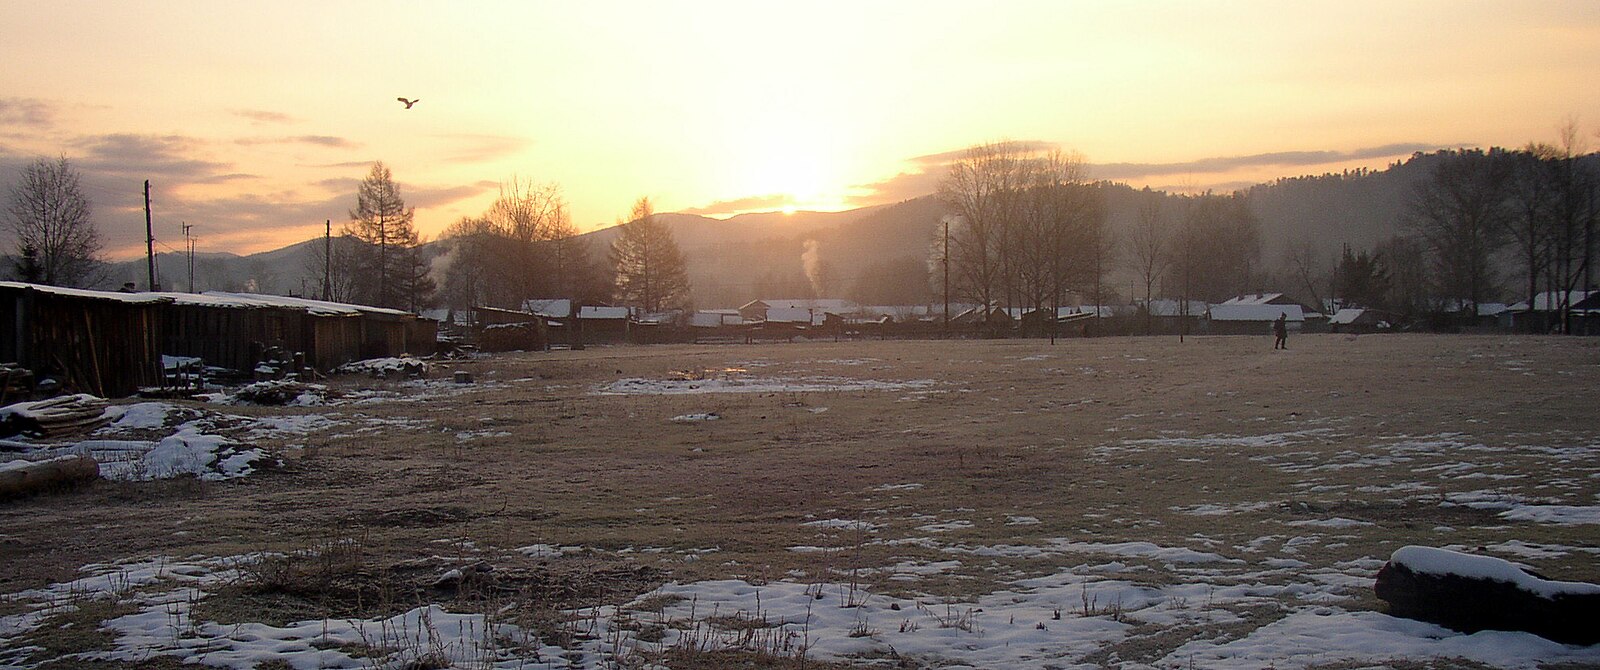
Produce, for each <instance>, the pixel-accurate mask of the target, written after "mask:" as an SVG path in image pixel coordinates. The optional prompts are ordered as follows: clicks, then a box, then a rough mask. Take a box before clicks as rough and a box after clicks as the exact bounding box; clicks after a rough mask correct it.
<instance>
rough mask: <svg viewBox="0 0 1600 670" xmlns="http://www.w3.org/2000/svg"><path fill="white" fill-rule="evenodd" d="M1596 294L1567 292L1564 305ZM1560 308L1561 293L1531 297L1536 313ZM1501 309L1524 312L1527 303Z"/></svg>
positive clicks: (1569, 304) (1546, 293)
mask: <svg viewBox="0 0 1600 670" xmlns="http://www.w3.org/2000/svg"><path fill="white" fill-rule="evenodd" d="M1597 293H1600V291H1568V292H1567V301H1566V303H1567V305H1568V306H1572V305H1576V304H1578V303H1580V302H1583V301H1584V300H1586V299H1588V297H1589V296H1591V295H1594V294H1597ZM1560 306H1561V291H1545V292H1543V293H1540V294H1538V295H1535V296H1534V297H1533V309H1534V311H1536V312H1548V311H1550V310H1553V309H1556V308H1558V307H1560ZM1502 307H1504V309H1502V310H1501V311H1507V310H1509V311H1512V312H1526V311H1528V301H1526V300H1522V301H1519V302H1517V303H1516V304H1514V305H1511V306H1510V307H1505V306H1504V305H1502ZM1480 313H1481V312H1480Z"/></svg>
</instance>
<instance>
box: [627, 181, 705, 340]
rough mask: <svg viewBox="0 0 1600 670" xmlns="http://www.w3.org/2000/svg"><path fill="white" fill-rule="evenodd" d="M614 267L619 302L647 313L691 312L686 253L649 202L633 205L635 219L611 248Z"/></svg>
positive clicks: (647, 200) (645, 199)
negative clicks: (687, 309)
mask: <svg viewBox="0 0 1600 670" xmlns="http://www.w3.org/2000/svg"><path fill="white" fill-rule="evenodd" d="M611 264H612V266H613V267H614V268H615V269H616V281H617V299H618V300H620V301H621V302H622V303H623V304H625V305H628V306H630V307H638V308H640V309H642V310H644V311H645V312H647V313H650V312H659V311H662V310H664V309H672V308H687V307H688V302H689V276H688V273H687V272H686V270H685V267H684V262H683V252H681V251H679V250H678V243H677V241H676V240H674V239H673V238H672V230H671V229H669V228H667V225H666V224H665V223H663V222H662V221H661V220H660V219H658V218H656V215H655V209H654V208H653V207H652V206H651V205H650V199H649V198H640V199H639V201H638V202H636V203H634V205H633V213H632V218H631V220H629V221H628V222H627V223H624V224H622V226H621V234H620V235H619V236H618V237H617V239H616V241H615V242H613V243H612V244H611Z"/></svg>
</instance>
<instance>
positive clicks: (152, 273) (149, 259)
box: [144, 179, 161, 291]
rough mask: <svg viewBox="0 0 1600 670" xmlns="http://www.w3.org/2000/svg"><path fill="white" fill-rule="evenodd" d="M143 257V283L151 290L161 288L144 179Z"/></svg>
mask: <svg viewBox="0 0 1600 670" xmlns="http://www.w3.org/2000/svg"><path fill="white" fill-rule="evenodd" d="M144 258H145V264H146V266H147V269H148V270H149V276H148V282H147V283H146V284H145V285H146V286H148V287H149V290H151V291H159V290H161V286H160V285H159V284H157V283H156V234H155V231H154V229H153V228H152V227H151V225H150V180H149V179H146V180H144Z"/></svg>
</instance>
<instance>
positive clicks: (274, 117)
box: [228, 109, 299, 124]
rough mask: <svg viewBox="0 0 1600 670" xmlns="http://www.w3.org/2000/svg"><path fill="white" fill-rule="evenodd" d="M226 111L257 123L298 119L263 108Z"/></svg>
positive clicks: (284, 121) (292, 121)
mask: <svg viewBox="0 0 1600 670" xmlns="http://www.w3.org/2000/svg"><path fill="white" fill-rule="evenodd" d="M228 111H229V112H230V113H232V114H233V115H234V116H241V117H244V118H246V119H250V120H251V121H253V122H255V123H257V124H263V123H296V122H298V121H299V119H296V118H294V117H292V116H289V115H288V114H284V113H283V112H269V111H266V110H263V109H230V110H228Z"/></svg>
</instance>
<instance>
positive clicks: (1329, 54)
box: [0, 0, 1600, 259]
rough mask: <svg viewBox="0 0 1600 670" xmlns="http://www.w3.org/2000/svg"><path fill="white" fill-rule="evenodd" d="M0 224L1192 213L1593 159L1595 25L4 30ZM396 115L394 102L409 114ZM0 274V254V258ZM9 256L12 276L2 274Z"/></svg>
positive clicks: (820, 8)
mask: <svg viewBox="0 0 1600 670" xmlns="http://www.w3.org/2000/svg"><path fill="white" fill-rule="evenodd" d="M0 45H4V47H3V48H0V194H9V192H10V188H11V184H13V183H14V182H15V178H16V173H17V170H18V169H20V166H22V165H26V164H27V163H29V162H30V161H32V160H35V159H37V158H40V157H56V156H65V157H66V158H67V159H68V160H69V161H70V162H71V163H72V164H73V165H74V166H75V167H77V168H78V170H79V171H80V172H81V173H82V176H83V181H84V184H85V191H86V193H87V194H88V195H89V196H90V198H91V199H92V200H93V201H94V204H95V215H96V223H97V225H98V226H99V228H100V231H101V233H102V235H103V237H104V238H105V240H106V252H107V255H108V256H110V257H112V258H118V259H121V258H128V257H133V256H137V255H139V254H142V253H143V247H144V244H143V241H144V215H143V194H142V189H143V182H144V180H149V181H150V182H151V190H152V210H153V219H154V224H153V225H154V234H155V237H156V238H157V245H156V246H157V250H158V251H162V250H177V249H182V248H184V246H185V241H184V237H183V233H182V226H183V225H184V224H189V225H191V226H192V227H193V228H192V230H193V235H194V236H195V246H196V249H198V250H200V251H226V252H233V253H241V254H243V253H251V252H256V251H264V250H268V249H272V248H276V247H280V246H284V245H286V244H291V243H293V242H297V241H300V240H303V239H307V238H310V237H313V236H318V235H321V234H322V233H323V230H324V222H325V221H327V220H331V221H332V226H333V229H334V231H335V233H337V232H338V230H339V229H340V228H341V227H342V226H343V224H344V223H346V222H347V221H348V220H349V210H350V209H351V208H352V207H353V206H354V205H355V192H356V185H357V184H358V183H359V182H360V180H361V179H362V177H364V176H365V175H366V173H367V171H368V169H369V168H370V166H371V164H372V162H373V161H383V162H384V163H385V164H386V165H388V166H389V167H390V168H391V170H392V171H393V174H394V178H395V181H396V182H397V183H398V184H399V186H400V189H401V195H402V196H403V197H404V198H405V199H406V201H407V203H408V204H410V205H413V206H415V207H416V210H417V214H416V223H417V227H418V229H419V231H420V232H421V233H422V234H423V235H424V237H427V238H432V237H434V236H437V235H438V234H439V233H440V232H442V231H443V230H444V229H445V227H447V226H448V225H450V224H451V223H453V222H455V221H457V220H459V219H461V218H462V217H465V216H474V215H478V214H480V213H482V212H483V211H484V210H485V209H486V208H487V207H488V205H489V203H490V202H491V201H492V200H493V199H494V197H495V196H496V194H497V193H498V191H499V188H500V185H501V184H504V183H509V182H511V181H512V180H514V179H517V180H523V181H528V180H532V181H534V182H537V183H540V184H555V185H557V186H559V187H560V189H561V192H562V194H563V195H564V197H565V198H566V200H567V202H568V205H569V211H570V212H571V214H572V220H573V223H574V224H575V225H576V226H577V227H578V228H579V229H580V230H585V231H586V230H593V229H596V228H599V227H604V226H607V225H611V224H613V223H615V222H616V221H617V220H618V219H619V218H620V217H622V216H623V215H625V214H626V213H627V212H628V210H629V208H630V206H631V204H632V203H633V202H634V201H635V200H636V199H637V198H639V197H641V196H649V197H650V198H651V199H652V200H653V201H654V203H655V204H656V209H657V211H682V212H690V213H697V214H703V215H707V216H715V217H725V216H729V215H732V214H735V213H738V212H742V211H778V210H785V209H811V210H841V209H850V208H854V207H860V206H866V205H873V204H881V203H889V202H898V201H900V200H904V199H908V198H912V197H917V196H920V195H926V194H928V193H931V192H933V190H934V188H935V187H936V185H937V183H938V180H939V177H940V176H941V175H942V174H943V170H944V169H945V167H946V165H947V163H948V161H949V160H950V158H951V157H952V156H953V155H955V154H956V153H958V152H959V151H960V150H962V149H963V148H965V147H968V146H972V145H974V144H980V143H986V142H995V141H1002V140H1015V141H1025V142H1037V143H1040V144H1042V145H1049V146H1058V147H1061V148H1063V149H1067V150H1072V151H1077V152H1079V153H1081V154H1082V155H1083V156H1084V158H1085V160H1086V161H1087V163H1088V164H1089V173H1090V176H1091V177H1093V178H1096V179H1110V180H1114V181H1121V182H1126V183H1129V184H1132V185H1135V186H1150V187H1153V188H1164V189H1171V190H1185V191H1198V190H1205V189H1215V190H1219V191H1226V190H1231V189H1233V188H1239V187H1242V186H1244V185H1248V184H1250V183H1255V182H1259V181H1266V180H1270V179H1274V178H1277V177H1286V176H1298V175H1303V174H1319V173H1323V172H1329V171H1339V170H1343V169H1347V168H1353V167H1370V168H1382V167H1383V166H1385V165H1387V164H1390V163H1392V162H1394V161H1396V160H1400V159H1403V158H1405V157H1406V156H1409V155H1410V154H1412V153H1413V152H1416V151H1429V150H1433V149H1437V148H1445V147H1458V146H1485V147H1486V146H1522V145H1525V144H1527V143H1528V142H1530V141H1552V140H1554V139H1555V136H1556V128H1557V127H1558V126H1560V125H1561V124H1562V123H1564V122H1567V121H1568V120H1569V119H1572V120H1576V122H1577V124H1578V125H1579V127H1580V128H1581V129H1582V130H1583V133H1584V137H1585V138H1587V139H1588V140H1589V141H1590V143H1591V144H1600V137H1597V136H1596V135H1595V130H1596V129H1600V86H1596V85H1595V82H1596V81H1597V80H1600V77H1597V75H1600V3H1595V2H1588V1H1553V0H1552V1H1535V2H1522V3H1505V2H1474V1H1471V0H1460V1H1450V2H1427V1H1419V2H1392V1H1384V2H1365V1H1350V0H1344V1H1339V2H1293V3H1285V2H1266V1H1263V2H1253V1H1239V2H1222V1H1195V2H1176V1H1174V2H1138V1H1133V2H1117V3H1108V2H1071V1H1066V0H1046V1H1040V2H1023V1H1006V0H997V1H996V2H985V3H978V2H970V1H966V2H938V1H928V0H920V1H916V2H911V1H905V2H901V1H897V0H883V1H879V2H830V1H826V0H822V1H807V2H759V1H744V2H674V1H670V0H669V1H653V2H620V1H606V0H599V1H593V2H532V1H529V2H471V1H465V2H375V1H374V2H363V1H349V2H333V3H329V2H323V1H321V0H314V1H308V2H300V1H297V0H282V1H279V2H273V3H219V2H167V1H161V0H157V1H155V2H144V3H123V2H110V1H106V2H80V1H72V0H54V1H52V2H32V1H27V0H0ZM397 97H407V98H411V99H417V100H419V102H417V103H416V104H415V106H414V107H412V108H411V109H409V110H408V109H405V107H404V105H402V104H401V103H400V102H398V101H397V100H396V98H397ZM0 238H4V239H6V241H5V242H4V244H6V246H8V247H9V234H7V233H0ZM8 250H9V249H8Z"/></svg>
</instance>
